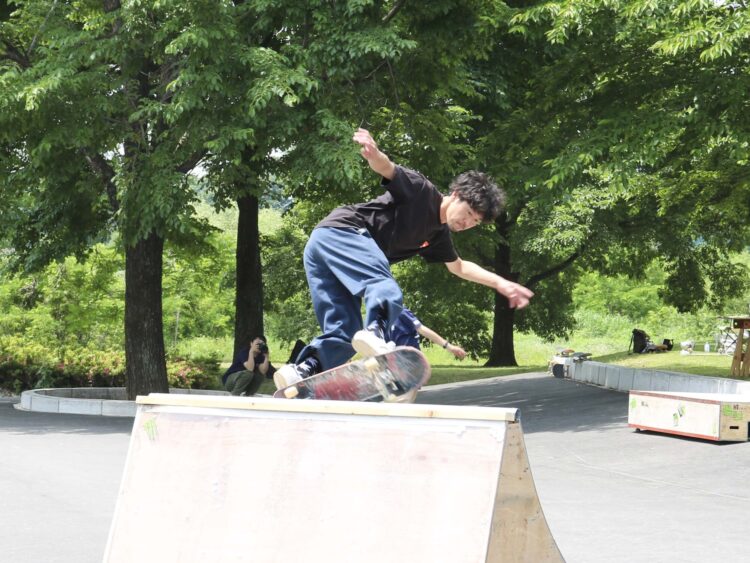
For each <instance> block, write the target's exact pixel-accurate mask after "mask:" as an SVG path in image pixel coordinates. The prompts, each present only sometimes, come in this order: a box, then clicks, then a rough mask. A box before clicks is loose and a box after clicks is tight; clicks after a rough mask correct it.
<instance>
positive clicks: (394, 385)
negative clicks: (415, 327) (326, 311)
mask: <svg viewBox="0 0 750 563" xmlns="http://www.w3.org/2000/svg"><path fill="white" fill-rule="evenodd" d="M430 373H431V371H430V364H429V363H428V362H427V358H425V357H424V354H422V352H420V351H419V350H417V349H416V348H410V347H408V346H399V347H397V348H394V349H393V350H390V351H388V352H386V353H384V354H378V355H377V356H371V357H369V358H364V359H361V360H356V361H354V362H349V363H347V364H344V365H341V366H338V367H335V368H332V369H329V370H328V371H324V372H322V373H319V374H317V375H313V376H312V377H309V378H307V379H303V380H302V381H298V382H297V383H295V384H293V385H289V386H288V387H284V388H282V389H279V390H278V391H276V392H275V393H274V395H273V396H274V397H276V398H282V399H283V398H287V399H295V398H296V399H328V400H333V401H383V402H387V403H398V402H409V403H411V402H413V401H414V397H415V396H416V392H417V390H418V389H419V388H420V387H421V386H422V385H424V384H425V383H426V382H427V380H428V379H430Z"/></svg>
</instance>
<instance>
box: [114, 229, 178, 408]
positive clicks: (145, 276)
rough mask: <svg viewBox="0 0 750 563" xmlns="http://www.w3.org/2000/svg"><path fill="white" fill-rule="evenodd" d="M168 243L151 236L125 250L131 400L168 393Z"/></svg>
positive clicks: (128, 379) (127, 352) (126, 330)
mask: <svg viewBox="0 0 750 563" xmlns="http://www.w3.org/2000/svg"><path fill="white" fill-rule="evenodd" d="M163 249H164V240H163V239H162V238H161V237H158V236H156V235H155V234H153V233H152V234H151V235H150V236H149V237H148V238H146V239H144V240H141V241H139V242H138V243H137V244H135V245H134V246H128V247H127V248H126V249H125V365H126V372H127V393H128V399H129V400H134V399H135V397H136V396H137V395H147V394H149V393H168V392H169V383H168V382H167V365H166V359H165V354H164V327H163V319H162V306H161V298H162V293H161V290H162V288H161V278H162V251H163Z"/></svg>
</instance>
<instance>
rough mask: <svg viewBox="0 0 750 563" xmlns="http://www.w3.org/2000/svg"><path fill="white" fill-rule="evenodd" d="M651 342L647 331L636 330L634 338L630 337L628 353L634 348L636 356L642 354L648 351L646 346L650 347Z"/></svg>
mask: <svg viewBox="0 0 750 563" xmlns="http://www.w3.org/2000/svg"><path fill="white" fill-rule="evenodd" d="M649 342H651V339H650V338H649V336H648V334H646V332H645V331H643V330H641V329H639V328H634V329H633V336H631V337H630V346H628V351H630V348H631V347H632V348H633V353H634V354H642V353H643V352H644V351H645V350H646V346H648V344H649Z"/></svg>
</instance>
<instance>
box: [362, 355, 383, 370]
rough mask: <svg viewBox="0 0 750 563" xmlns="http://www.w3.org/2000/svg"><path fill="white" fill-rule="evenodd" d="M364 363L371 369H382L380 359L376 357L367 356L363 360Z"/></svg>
mask: <svg viewBox="0 0 750 563" xmlns="http://www.w3.org/2000/svg"><path fill="white" fill-rule="evenodd" d="M363 365H364V366H365V368H366V369H367V370H369V371H377V370H379V369H380V364H379V363H378V361H377V360H376V359H375V358H367V359H366V360H365V361H364V362H363Z"/></svg>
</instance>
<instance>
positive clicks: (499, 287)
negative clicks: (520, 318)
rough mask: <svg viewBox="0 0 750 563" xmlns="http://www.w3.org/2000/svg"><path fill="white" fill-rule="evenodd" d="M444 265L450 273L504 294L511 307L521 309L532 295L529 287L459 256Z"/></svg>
mask: <svg viewBox="0 0 750 563" xmlns="http://www.w3.org/2000/svg"><path fill="white" fill-rule="evenodd" d="M445 267H446V268H448V271H449V272H450V273H451V274H453V275H455V276H458V277H459V278H462V279H465V280H469V281H473V282H475V283H481V284H482V285H486V286H488V287H491V288H492V289H494V290H495V291H497V292H498V293H499V294H500V295H504V296H505V297H506V298H507V299H508V303H509V305H510V307H511V308H512V309H523V308H524V307H526V305H528V304H529V300H531V298H532V297H534V292H533V291H531V290H530V289H528V288H526V287H524V286H522V285H521V284H518V283H515V282H512V281H508V280H506V279H505V278H503V277H501V276H498V275H497V274H493V273H492V272H489V271H487V270H485V269H484V268H482V267H481V266H478V265H477V264H475V263H474V262H469V261H468V260H461V259H460V258H459V259H457V260H454V261H453V262H446V263H445Z"/></svg>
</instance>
